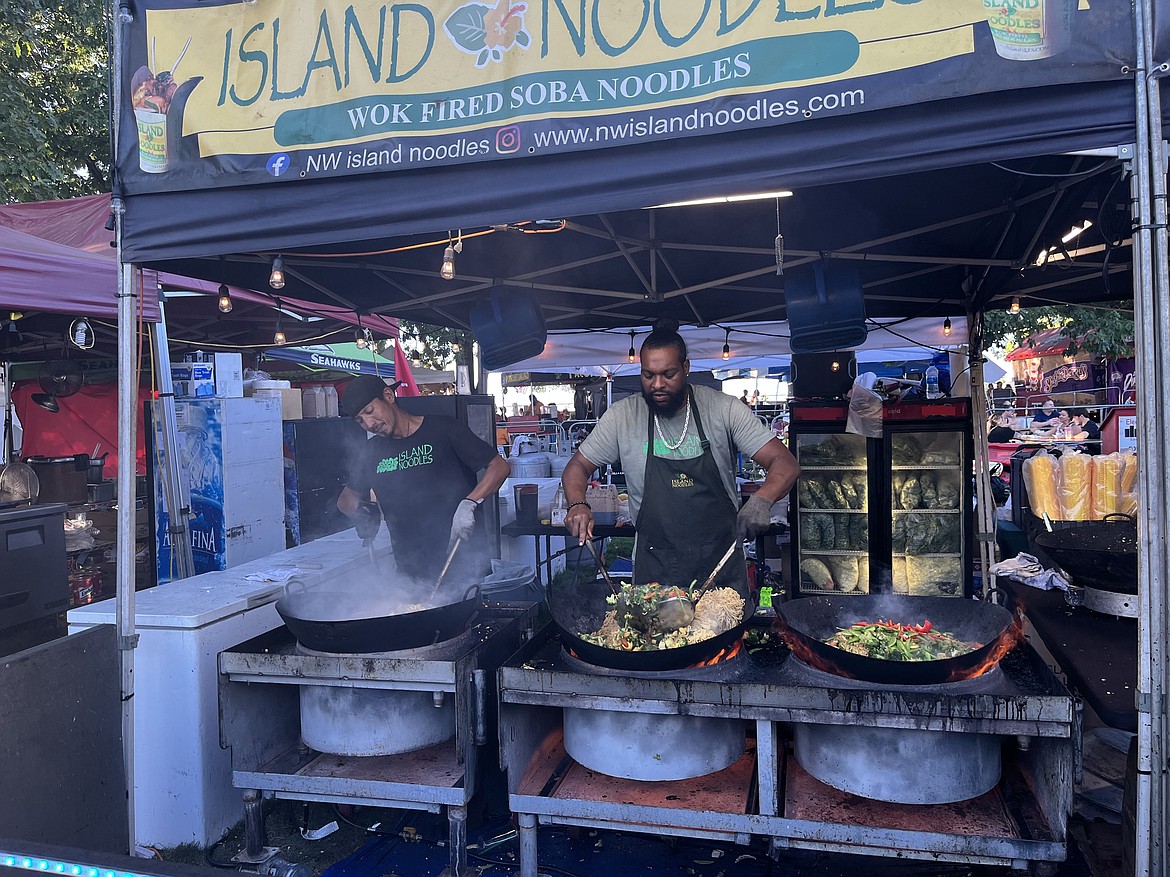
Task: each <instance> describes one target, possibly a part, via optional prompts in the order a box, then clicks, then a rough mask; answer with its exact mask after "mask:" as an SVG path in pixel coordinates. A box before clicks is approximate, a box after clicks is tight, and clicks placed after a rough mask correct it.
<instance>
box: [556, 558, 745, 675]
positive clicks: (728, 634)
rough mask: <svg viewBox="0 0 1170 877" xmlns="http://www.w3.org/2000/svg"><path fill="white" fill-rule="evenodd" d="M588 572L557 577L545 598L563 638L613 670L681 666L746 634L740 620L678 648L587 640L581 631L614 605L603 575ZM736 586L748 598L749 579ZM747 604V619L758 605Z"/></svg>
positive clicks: (591, 628)
mask: <svg viewBox="0 0 1170 877" xmlns="http://www.w3.org/2000/svg"><path fill="white" fill-rule="evenodd" d="M584 575H585V574H584V573H582V576H584ZM589 576H590V577H589V578H584V577H582V578H581V579H579V580H577V581H564V580H563V579H564V578H565V577H561V578H562V581H561V582H560V584H557V583H556V581H555V580H554V583H553V584H552V585H551V586H550V587H549V589H548V594H547V598H546V599H547V602H548V608H549V613H550V614H551V615H552V619H553V623H554V624H556V626H557V629H558V630H559V631H560V633H561V642H562V643H563V644H564V646H565V647H566V648H568V649H569V650H570V651H572V652H573V654H575V655H576V656H577V657H578V658H580V659H581V660H582V661H586V662H588V663H590V664H596V665H597V666H599V667H609V668H612V669H614V670H648V671H657V670H681V669H682V668H684V667H693V666H694V665H696V664H701V663H702V662H704V661H706V660H708V659H710V658H713V657H714V656H715V655H717V654H719V652H720V651H722V650H723V649H725V648H727V647H728V646H731V645H733V644H734V643H735V641H736V640H738V639H739V638H740V637H741V636H742V635H743V628H744V625H743V623H742V622H741V623H740V624H739V625H738V626H736V627H733V628H732V629H731V630H726V631H724V632H723V633H720V634H717V635H716V636H713V637H711V639H708V640H704V641H703V642H700V643H694V644H692V645H688V646H682V647H680V648H677V649H658V650H656V651H648V652H627V651H622V650H620V649H608V648H606V647H605V646H598V645H594V644H593V643H590V642H586V641H585V640H583V639H581V637H580V634H582V633H592V632H593V631H595V630H597V629H598V628H599V627H601V623H602V621H604V620H605V613H606V611H607V610H609V609H612V608H613V607H612V606H610V605H609V604H608V603H606V602H605V598H606V597H607V596H609V594H611V593H612V592H611V591H610V589H609V586H608V585H607V584H606V583H605V581H604V580H603V579H600V578H593V577H592V576H593V574H592V573H589ZM736 590H738V591H739V592H740V595H741V596H744V597H745V598H746V595H747V583H746V582H744V583H743V584H742V585H741V586H739V587H737V588H736ZM744 604H745V606H746V607H747V608H746V609H745V618H744V621H747V616H748V615H750V614H751V613H752V612H754V611H755V606H754V605H753V601H752V600H747V599H745V600H744Z"/></svg>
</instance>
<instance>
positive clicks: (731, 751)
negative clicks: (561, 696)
mask: <svg viewBox="0 0 1170 877" xmlns="http://www.w3.org/2000/svg"><path fill="white" fill-rule="evenodd" d="M564 731H565V750H566V751H567V752H568V753H569V755H571V756H572V757H573V759H574V760H575V761H576V762H577V763H578V764H580V765H582V766H584V767H587V768H589V769H590V770H595V771H597V772H598V773H603V774H605V775H606V776H612V777H620V778H622V779H628V780H684V779H690V778H691V777H699V776H704V775H705V774H709V773H715V772H716V771H719V770H723V769H724V768H725V767H729V766H731V765H732V764H734V763H735V762H736V761H738V760H739V758H740V756H742V755H743V752H744V746H745V742H744V739H745V731H744V724H743V721H741V720H740V719H711V718H705V717H702V716H659V715H647V714H645V713H625V712H616V711H613V710H590V709H566V710H565V711H564Z"/></svg>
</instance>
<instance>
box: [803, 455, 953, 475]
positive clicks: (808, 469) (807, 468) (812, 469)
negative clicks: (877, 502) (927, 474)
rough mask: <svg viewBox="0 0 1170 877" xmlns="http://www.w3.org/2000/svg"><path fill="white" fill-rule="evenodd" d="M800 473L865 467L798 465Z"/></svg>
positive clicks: (859, 469) (852, 469)
mask: <svg viewBox="0 0 1170 877" xmlns="http://www.w3.org/2000/svg"><path fill="white" fill-rule="evenodd" d="M797 462H800V459H799V457H798V458H797ZM953 468H958V467H957V466H955V467H953ZM800 471H801V472H865V471H866V466H865V464H864V463H863V464H861V465H859V466H828V465H818V464H816V463H800Z"/></svg>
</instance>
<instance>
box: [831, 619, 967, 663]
mask: <svg viewBox="0 0 1170 877" xmlns="http://www.w3.org/2000/svg"><path fill="white" fill-rule="evenodd" d="M825 642H826V643H827V644H828V645H831V646H833V647H834V648H838V649H842V650H844V651H846V652H852V653H853V654H855V655H864V656H865V657H867V658H877V659H878V660H882V661H939V660H942V659H944V658H956V657H958V656H959V655H965V654H967V653H968V652H973V651H975V650H976V649H978V648H982V646H983V643H974V642H972V643H968V642H963V641H962V640H961V639H959V638H958V637H956V636H955V635H954V634H951V633H944V632H942V631H938V630H935V629H934V625H932V624H931V623H930V622H929V621H923V622H922V624H899V623H897V622H896V621H859V622H857V623H856V624H854V625H852V626H851V627H844V628H841V629H840V630H838V631H837V633H835V634H834V635H833V636H831V637H829V638H828V639H827V640H825Z"/></svg>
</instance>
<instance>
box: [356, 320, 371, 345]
mask: <svg viewBox="0 0 1170 877" xmlns="http://www.w3.org/2000/svg"><path fill="white" fill-rule="evenodd" d="M372 340H373V338H372V337H371V334H370V330H369V329H367V328H365V327H364V326H358V327H357V328H356V329H354V330H353V343H354V344H356V345H357V347H358V350H365V349H366V348H367V347H369V346H370V342H371V341H372Z"/></svg>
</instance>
